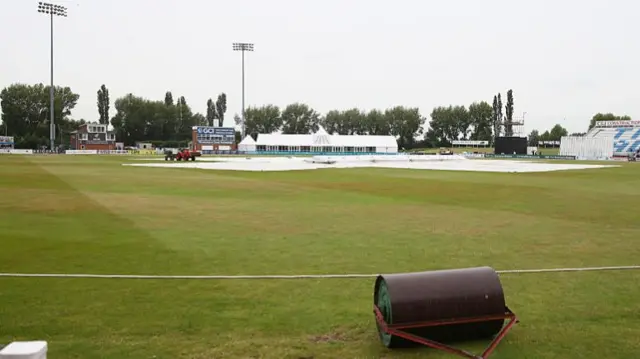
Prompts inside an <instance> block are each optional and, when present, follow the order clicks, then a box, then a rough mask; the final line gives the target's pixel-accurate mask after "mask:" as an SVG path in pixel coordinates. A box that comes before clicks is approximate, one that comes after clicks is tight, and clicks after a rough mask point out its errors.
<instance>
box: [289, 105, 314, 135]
mask: <svg viewBox="0 0 640 359" xmlns="http://www.w3.org/2000/svg"><path fill="white" fill-rule="evenodd" d="M281 117H282V124H283V127H282V132H283V133H285V134H310V133H313V132H315V131H317V130H318V126H319V124H320V114H318V113H317V112H316V111H315V110H314V109H312V108H310V107H309V106H308V105H306V104H303V103H293V104H290V105H288V106H287V107H286V108H285V109H284V110H283V111H282V114H281Z"/></svg>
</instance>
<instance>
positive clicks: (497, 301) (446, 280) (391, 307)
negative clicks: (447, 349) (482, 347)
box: [373, 267, 510, 348]
mask: <svg viewBox="0 0 640 359" xmlns="http://www.w3.org/2000/svg"><path fill="white" fill-rule="evenodd" d="M373 300H374V308H376V307H377V309H378V310H377V313H378V314H377V315H378V316H381V317H382V318H378V319H380V320H379V321H378V322H377V328H378V332H379V335H380V339H381V341H382V343H383V344H384V345H385V346H386V347H388V348H394V347H403V346H409V345H411V344H413V343H414V342H415V340H407V339H406V338H402V337H400V336H398V335H394V334H390V333H389V331H388V330H385V327H384V326H386V325H388V326H389V327H393V326H396V327H398V326H402V327H403V328H404V331H405V332H406V333H409V335H415V336H417V337H423V338H427V339H429V340H433V341H438V342H453V341H463V340H476V339H483V338H490V337H492V336H495V335H496V334H498V333H499V332H500V331H501V330H502V327H503V324H504V321H505V311H506V312H507V313H510V311H509V309H508V308H507V307H506V305H505V299H504V293H503V290H502V285H501V284H500V279H499V278H498V274H497V273H496V272H495V270H493V269H492V268H490V267H477V268H465V269H453V270H437V271H428V272H417V273H403V274H386V275H379V276H378V277H377V279H376V283H375V289H374V299H373ZM507 315H508V314H507ZM465 318H484V319H481V320H476V321H473V320H467V321H465V320H464V319H465ZM496 318H497V319H496ZM382 319H384V320H382ZM446 322H448V323H446ZM381 323H382V325H381ZM412 323H414V324H415V325H414V326H413V327H412V325H411V324H412ZM418 323H430V324H423V325H420V324H418ZM438 323H440V324H438ZM443 323H444V324H448V325H441V324H443ZM451 323H454V324H451Z"/></svg>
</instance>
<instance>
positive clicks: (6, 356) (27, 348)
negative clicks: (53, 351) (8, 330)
mask: <svg viewBox="0 0 640 359" xmlns="http://www.w3.org/2000/svg"><path fill="white" fill-rule="evenodd" d="M0 359H47V342H45V341H32V342H13V343H11V344H9V345H7V346H6V347H4V348H3V349H2V350H0Z"/></svg>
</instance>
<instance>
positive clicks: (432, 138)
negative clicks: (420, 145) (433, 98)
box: [425, 106, 460, 146]
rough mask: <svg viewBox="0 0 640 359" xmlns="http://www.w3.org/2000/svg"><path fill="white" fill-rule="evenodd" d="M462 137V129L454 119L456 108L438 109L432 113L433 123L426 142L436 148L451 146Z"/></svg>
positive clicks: (431, 122) (430, 123)
mask: <svg viewBox="0 0 640 359" xmlns="http://www.w3.org/2000/svg"><path fill="white" fill-rule="evenodd" d="M459 135H460V127H459V125H458V124H457V123H456V120H455V117H454V107H453V106H449V107H436V108H434V109H433V111H431V121H430V122H429V131H428V132H427V136H426V139H425V140H426V141H427V142H430V143H432V145H435V146H449V145H451V142H452V141H454V140H457V139H458V137H459Z"/></svg>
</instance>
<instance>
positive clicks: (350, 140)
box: [242, 127, 398, 148]
mask: <svg viewBox="0 0 640 359" xmlns="http://www.w3.org/2000/svg"><path fill="white" fill-rule="evenodd" d="M242 142H244V141H242ZM255 144H256V145H262V146H323V145H324V146H340V147H386V148H393V147H398V142H397V141H396V139H395V137H393V136H368V135H329V134H328V133H327V131H326V130H325V129H324V128H322V127H320V128H319V129H318V131H317V132H316V133H314V134H310V135H286V134H280V133H269V134H259V135H258V139H257V141H255Z"/></svg>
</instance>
